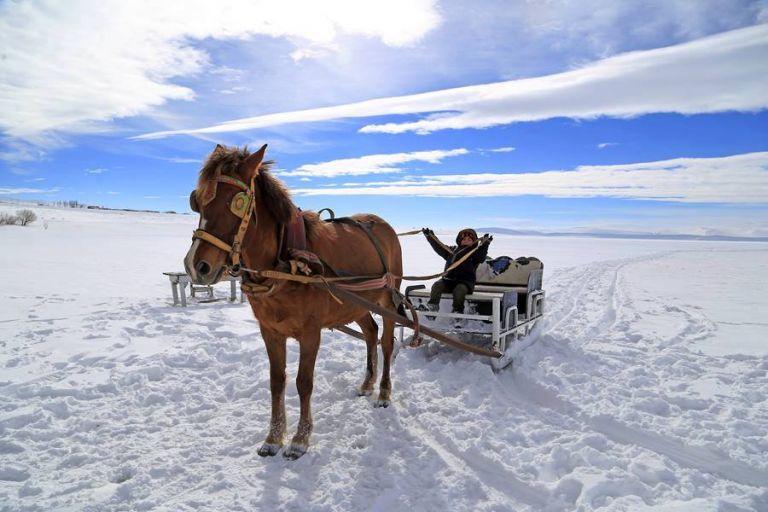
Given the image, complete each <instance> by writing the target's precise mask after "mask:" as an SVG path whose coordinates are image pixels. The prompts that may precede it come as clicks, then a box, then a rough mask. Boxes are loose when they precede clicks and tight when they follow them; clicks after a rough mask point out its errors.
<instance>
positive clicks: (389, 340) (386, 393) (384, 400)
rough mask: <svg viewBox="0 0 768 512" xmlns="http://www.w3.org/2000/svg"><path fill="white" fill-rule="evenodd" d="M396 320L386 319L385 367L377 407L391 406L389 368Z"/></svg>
mask: <svg viewBox="0 0 768 512" xmlns="http://www.w3.org/2000/svg"><path fill="white" fill-rule="evenodd" d="M394 337H395V322H393V321H392V320H389V319H386V318H385V319H384V329H383V330H382V333H381V353H382V355H383V356H384V367H383V368H382V372H381V382H379V399H378V400H377V401H376V407H389V404H390V401H391V395H392V382H391V381H390V380H389V369H390V366H391V363H392V351H393V349H394V346H395V343H394Z"/></svg>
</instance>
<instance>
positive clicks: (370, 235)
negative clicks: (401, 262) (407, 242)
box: [328, 217, 389, 274]
mask: <svg viewBox="0 0 768 512" xmlns="http://www.w3.org/2000/svg"><path fill="white" fill-rule="evenodd" d="M328 222H341V223H342V224H350V225H352V226H357V227H358V228H360V229H362V230H363V233H365V235H366V236H367V237H368V239H369V240H370V241H371V243H372V244H373V247H374V248H375V249H376V252H377V253H378V254H379V258H380V259H381V264H382V265H383V266H384V274H389V266H388V265H387V260H386V258H384V253H383V252H382V250H381V245H379V241H378V239H377V238H376V237H375V236H374V234H373V232H372V231H371V228H370V227H368V226H367V225H366V224H370V223H365V222H360V221H358V220H355V219H353V218H351V217H340V218H338V219H337V218H334V219H330V220H329V221H328Z"/></svg>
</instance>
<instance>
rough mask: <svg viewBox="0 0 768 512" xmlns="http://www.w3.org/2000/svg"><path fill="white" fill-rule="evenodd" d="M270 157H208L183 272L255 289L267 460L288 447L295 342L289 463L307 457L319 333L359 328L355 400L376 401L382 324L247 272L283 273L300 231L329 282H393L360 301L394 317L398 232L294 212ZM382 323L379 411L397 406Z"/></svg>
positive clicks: (301, 287) (194, 200)
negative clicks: (290, 355) (291, 231)
mask: <svg viewBox="0 0 768 512" xmlns="http://www.w3.org/2000/svg"><path fill="white" fill-rule="evenodd" d="M266 148H267V145H266V144H265V145H264V146H262V147H261V149H259V150H258V151H256V152H253V153H252V152H250V151H249V150H248V148H247V147H244V148H242V149H240V148H237V147H232V148H228V147H224V146H221V145H217V146H216V148H215V149H214V150H213V152H212V153H211V154H210V155H209V156H208V158H207V160H206V161H205V163H204V165H203V167H202V169H201V170H200V175H199V179H198V183H197V187H196V188H195V190H193V191H192V193H191V195H190V204H191V207H192V209H193V210H194V211H196V212H198V213H199V215H200V218H199V225H198V229H197V230H196V231H195V234H194V235H193V240H192V246H191V247H190V249H189V252H188V253H187V255H186V257H185V258H184V266H185V268H186V271H187V273H188V274H189V276H190V280H191V281H192V282H193V283H195V284H198V285H208V284H213V283H216V282H217V281H218V280H219V279H220V278H221V277H222V275H223V274H224V272H225V271H229V272H235V273H236V272H238V271H240V272H243V283H244V284H243V289H244V290H246V291H247V290H248V288H246V282H248V283H251V284H253V286H252V287H251V292H250V293H247V296H248V302H249V304H250V307H251V310H252V311H253V315H254V316H255V318H256V320H257V321H258V323H259V328H260V331H261V336H262V338H263V340H264V345H265V346H266V350H267V354H268V357H269V373H270V390H271V395H272V412H271V419H270V424H269V433H268V434H267V437H266V439H265V440H264V442H263V444H262V445H261V447H260V448H259V449H258V454H259V455H261V456H263V457H266V456H274V455H276V454H277V453H278V452H279V451H280V450H281V449H282V448H283V446H284V437H285V434H286V414H285V385H286V340H287V339H288V338H293V339H295V340H297V341H298V343H299V347H300V349H299V351H300V357H299V368H298V375H297V376H296V387H297V389H298V393H299V399H300V418H299V423H298V426H297V429H296V433H295V435H294V436H293V438H292V440H291V443H290V445H289V446H288V447H287V448H285V449H284V450H283V456H284V457H285V458H287V459H296V458H298V457H301V456H302V455H304V453H306V451H307V449H308V447H309V441H310V437H311V434H312V429H313V422H312V412H311V406H310V401H311V396H312V389H313V380H314V371H315V360H316V358H317V352H318V349H319V347H320V339H321V335H320V333H321V330H322V329H324V328H334V327H342V326H345V325H346V324H349V323H353V322H354V323H356V324H357V325H358V326H360V329H361V330H362V333H363V336H364V338H365V343H366V348H367V357H366V369H365V377H364V379H363V382H362V384H361V385H360V386H359V388H358V394H359V395H360V396H370V395H372V394H373V392H374V386H375V380H376V375H377V363H378V361H377V358H378V352H377V336H378V325H377V324H376V321H375V320H374V319H373V317H372V316H371V313H370V311H368V310H367V309H365V308H364V307H362V306H360V305H356V304H351V303H349V301H348V302H347V303H341V304H340V303H339V302H340V301H339V299H338V298H337V297H335V296H333V295H332V293H331V292H330V290H329V289H324V288H323V287H322V286H313V285H311V284H307V283H302V282H295V281H290V280H277V279H274V278H272V279H264V278H262V277H257V278H256V279H252V278H251V277H249V276H251V275H257V274H255V273H254V274H251V272H252V271H253V270H254V269H258V270H269V269H273V270H274V269H277V268H280V265H282V267H283V268H284V266H285V265H284V261H285V259H284V257H283V255H281V253H283V252H284V249H285V248H284V247H281V246H284V245H285V240H286V232H287V230H288V228H289V227H291V226H293V227H294V228H295V227H296V225H297V224H298V232H299V233H303V234H305V237H304V240H301V242H305V247H304V249H305V251H306V252H307V253H309V254H313V255H316V256H317V260H319V262H320V263H321V267H322V268H323V269H324V272H325V273H326V274H328V273H329V272H335V273H336V274H337V275H342V274H343V275H348V276H370V275H374V274H375V275H387V276H389V277H390V278H391V279H390V280H389V286H388V287H384V288H379V289H374V290H366V291H361V292H359V295H360V297H362V298H364V299H366V300H368V301H370V302H373V303H375V304H377V305H379V306H382V307H384V308H386V309H389V310H392V311H396V310H397V304H396V303H397V298H396V297H397V293H399V288H400V282H401V279H399V278H398V277H397V276H401V275H402V251H401V248H400V242H399V240H398V238H397V234H396V233H395V231H394V230H393V229H392V227H391V226H390V225H389V224H388V223H387V222H385V221H384V220H383V219H381V218H380V217H378V216H376V215H373V214H356V215H353V216H350V217H348V218H345V219H344V220H345V221H344V222H338V221H326V220H321V219H320V215H319V214H318V213H316V212H312V211H301V210H300V209H298V208H297V207H296V206H295V205H294V203H293V201H292V200H291V197H290V194H289V192H288V189H287V188H286V187H285V185H284V184H283V183H282V182H280V181H279V180H278V179H276V178H275V177H274V176H273V175H272V174H271V172H270V167H271V166H272V165H273V164H274V162H273V161H264V155H265V152H266ZM336 220H341V219H336ZM289 238H290V237H289ZM294 238H295V236H294ZM244 269H245V270H244ZM383 324H384V325H383V330H382V334H381V349H382V355H383V359H384V363H383V369H382V374H381V380H380V382H379V394H378V398H377V399H376V400H375V401H374V406H375V407H388V406H389V405H390V403H391V390H392V385H391V380H390V367H391V364H392V353H393V348H394V328H395V323H394V321H393V320H391V319H387V318H384V320H383Z"/></svg>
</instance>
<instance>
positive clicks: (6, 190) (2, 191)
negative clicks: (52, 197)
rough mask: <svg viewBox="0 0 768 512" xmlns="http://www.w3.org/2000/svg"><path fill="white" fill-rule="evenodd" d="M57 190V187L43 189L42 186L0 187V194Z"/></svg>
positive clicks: (38, 192)
mask: <svg viewBox="0 0 768 512" xmlns="http://www.w3.org/2000/svg"><path fill="white" fill-rule="evenodd" d="M58 191H59V189H57V188H49V189H43V188H10V187H0V196H6V195H16V194H48V193H54V192H58Z"/></svg>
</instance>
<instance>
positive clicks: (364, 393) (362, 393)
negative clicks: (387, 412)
mask: <svg viewBox="0 0 768 512" xmlns="http://www.w3.org/2000/svg"><path fill="white" fill-rule="evenodd" d="M372 394H373V390H372V389H362V388H361V389H358V390H357V396H371V395H372Z"/></svg>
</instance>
